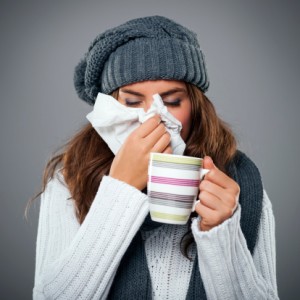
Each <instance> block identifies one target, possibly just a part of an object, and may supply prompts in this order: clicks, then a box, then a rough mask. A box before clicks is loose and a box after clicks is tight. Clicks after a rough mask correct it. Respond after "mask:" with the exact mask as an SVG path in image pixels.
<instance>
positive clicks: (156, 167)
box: [147, 153, 208, 225]
mask: <svg viewBox="0 0 300 300" xmlns="http://www.w3.org/2000/svg"><path fill="white" fill-rule="evenodd" d="M207 172H208V170H206V169H203V159H202V158H198V157H191V156H182V155H174V154H163V153H151V154H150V160H149V166H148V182H147V194H148V197H149V209H150V215H151V219H152V220H153V221H157V222H161V223H168V224H182V225H183V224H186V223H187V221H188V219H189V217H190V214H191V212H192V211H194V206H195V203H196V201H197V197H198V193H199V184H200V181H201V179H202V178H203V176H204V175H205V174H206V173H207Z"/></svg>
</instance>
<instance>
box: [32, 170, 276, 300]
mask: <svg viewBox="0 0 300 300" xmlns="http://www.w3.org/2000/svg"><path fill="white" fill-rule="evenodd" d="M69 198H70V193H69V190H68V189H67V187H66V186H65V185H64V183H63V177H62V175H60V174H58V175H57V177H56V178H55V179H53V180H51V181H50V182H49V183H48V185H47V188H46V191H45V192H44V193H43V195H42V197H41V207H40V217H39V226H38V235H37V246H36V270H35V285H34V289H33V298H34V299H72V300H73V299H105V298H106V296H107V294H108V292H109V289H110V286H111V284H112V281H113V278H114V275H115V272H116V270H117V268H118V265H119V263H120V260H121V258H122V256H123V254H124V253H125V251H126V249H127V247H128V245H129V244H130V242H131V240H132V238H133V237H134V235H135V233H136V232H137V230H138V229H139V228H140V226H141V224H142V223H143V221H144V219H145V216H146V215H147V214H148V211H149V208H148V202H147V196H146V195H144V194H143V193H141V192H140V191H138V190H137V189H135V188H133V187H131V186H129V185H127V184H125V183H123V182H120V181H118V180H115V179H113V178H111V177H108V176H107V177H104V178H103V180H102V183H101V184H100V186H99V189H98V192H97V195H96V197H95V199H94V201H93V204H92V206H91V208H90V210H89V213H88V214H87V216H86V218H85V220H84V222H83V223H82V225H81V226H80V225H79V223H78V221H77V219H76V216H75V209H74V204H73V201H72V200H71V199H69ZM240 213H241V208H240V207H239V208H238V209H237V211H236V212H235V214H234V215H233V217H232V218H231V219H229V220H227V221H225V222H224V223H223V224H221V225H219V226H217V227H215V228H213V229H211V230H210V231H208V232H201V231H199V228H198V226H197V225H198V224H197V220H196V219H195V220H194V221H193V224H192V232H193V234H194V237H195V240H196V246H195V247H194V249H192V250H191V255H192V256H195V253H196V251H198V257H199V264H200V269H201V277H202V279H203V283H204V286H205V291H206V295H207V299H214V300H216V299H239V300H241V299H251V300H253V299H260V300H261V299H278V295H277V284H276V268H275V235H274V229H275V226H274V217H273V212H272V206H271V203H270V200H269V199H268V196H267V194H266V193H264V199H263V210H262V217H261V223H260V229H259V237H258V241H257V245H256V247H255V250H254V255H253V257H252V256H251V254H250V252H249V251H248V249H247V245H246V240H245V238H244V236H243V234H242V231H241V228H240V222H239V220H240ZM186 230H187V227H186V226H182V225H176V226H175V225H163V226H161V227H159V228H158V229H155V230H152V231H150V232H147V233H144V237H145V238H146V242H145V249H146V256H147V261H148V267H149V270H150V276H151V280H152V287H153V288H152V290H153V299H185V297H186V293H187V290H188V284H189V279H190V275H191V270H192V262H190V261H189V260H188V259H186V258H185V257H184V256H183V255H182V254H181V253H180V251H179V241H180V239H181V237H182V234H183V233H185V232H186Z"/></svg>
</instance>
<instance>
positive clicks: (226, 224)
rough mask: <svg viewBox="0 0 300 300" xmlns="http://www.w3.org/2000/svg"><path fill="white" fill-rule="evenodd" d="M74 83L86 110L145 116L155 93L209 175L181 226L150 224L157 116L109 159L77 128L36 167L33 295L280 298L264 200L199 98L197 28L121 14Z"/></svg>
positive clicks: (96, 139)
mask: <svg viewBox="0 0 300 300" xmlns="http://www.w3.org/2000/svg"><path fill="white" fill-rule="evenodd" d="M74 82H75V88H76V91H77V93H78V95H79V97H80V98H81V99H83V100H84V101H86V102H87V103H89V104H91V105H93V104H94V103H95V101H96V98H97V95H98V93H104V94H111V95H112V96H113V97H114V98H115V99H116V101H119V102H120V103H121V104H123V105H124V106H127V107H136V108H143V109H144V110H145V111H147V110H148V109H149V107H150V106H151V104H152V101H153V99H152V96H153V95H154V94H156V93H158V94H159V95H160V96H161V98H162V100H163V103H164V105H165V106H166V107H167V108H168V111H169V113H171V114H172V115H173V116H175V118H176V119H177V120H179V121H180V122H181V124H182V131H181V133H180V134H181V137H182V139H183V140H184V141H185V143H186V148H185V151H184V155H189V156H196V157H204V156H205V158H204V168H206V169H209V170H210V171H209V173H208V174H207V175H206V176H205V179H204V180H203V181H202V182H201V184H200V186H199V190H200V194H199V199H200V202H199V203H198V204H197V205H196V208H195V210H196V212H195V216H196V217H194V218H191V219H190V223H189V224H188V225H187V226H184V225H169V224H160V223H157V222H153V221H151V220H150V219H149V215H148V212H149V208H148V203H147V195H146V193H145V188H146V184H147V166H148V159H149V155H150V153H151V152H161V153H172V152H173V150H172V147H171V144H170V141H171V136H170V134H169V131H168V130H167V129H166V126H165V123H164V122H161V116H160V115H155V116H153V117H152V118H150V119H148V120H147V121H146V122H144V123H143V124H141V125H140V126H139V127H138V128H137V129H135V130H134V131H133V132H131V133H128V137H127V138H126V139H125V141H124V143H123V144H122V146H121V148H120V149H119V151H118V152H117V153H116V155H114V154H113V153H112V151H111V150H110V144H109V142H107V143H106V142H104V140H103V139H102V137H101V136H100V135H99V134H98V133H97V132H96V130H95V129H94V128H93V127H92V125H90V124H88V125H86V126H85V127H84V128H83V129H82V130H81V131H80V132H78V133H77V134H76V135H75V136H74V137H73V138H72V139H71V140H70V142H69V143H67V145H66V146H65V148H64V149H63V151H62V153H61V154H59V155H57V156H55V157H54V158H53V159H52V160H50V161H49V163H48V165H47V167H46V170H45V174H44V186H43V190H42V197H41V208H40V218H39V228H38V237H37V257H36V273H35V287H34V291H33V294H34V298H35V299H175V298H176V299H278V295H277V284H276V270H275V242H274V217H273V212H272V206H271V203H270V200H269V198H268V196H267V194H266V193H265V191H264V190H263V186H262V182H261V178H260V174H259V172H258V170H257V168H256V167H255V165H254V164H253V163H252V162H251V160H250V159H249V158H248V157H247V156H246V155H245V154H243V153H241V152H240V151H238V150H237V148H236V142H235V139H234V137H233V135H232V133H231V131H230V129H229V128H228V126H227V125H226V124H225V123H224V122H222V121H221V120H220V119H219V118H218V117H217V115H216V112H215V109H214V107H213V105H212V103H211V102H210V101H209V99H208V98H207V97H206V96H205V94H204V93H205V92H206V90H207V89H208V86H209V81H208V78H207V74H206V67H205V63H204V56H203V53H202V51H201V50H200V47H199V44H198V42H197V39H196V35H195V34H194V33H193V32H191V31H190V30H188V29H187V28H185V27H183V26H181V25H179V24H177V23H175V22H173V21H172V20H169V19H167V18H164V17H160V16H153V17H145V18H139V19H134V20H131V21H129V22H126V23H125V24H122V25H120V26H118V27H116V28H113V29H110V30H107V31H106V32H104V33H103V34H100V35H99V36H98V37H96V39H95V40H94V41H93V43H92V44H91V45H90V47H89V49H88V52H87V53H86V55H85V57H84V59H83V60H82V61H81V62H80V63H79V64H78V66H77V67H76V69H75V77H74ZM112 101H115V100H112ZM103 109H105V107H104V108H103ZM208 155H209V156H208Z"/></svg>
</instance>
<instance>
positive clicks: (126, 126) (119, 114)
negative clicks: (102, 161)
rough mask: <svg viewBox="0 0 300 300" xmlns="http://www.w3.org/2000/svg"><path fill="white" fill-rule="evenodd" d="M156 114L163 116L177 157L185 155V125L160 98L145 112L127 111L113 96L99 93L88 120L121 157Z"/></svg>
mask: <svg viewBox="0 0 300 300" xmlns="http://www.w3.org/2000/svg"><path fill="white" fill-rule="evenodd" d="M155 114H159V115H160V116H161V120H162V122H163V123H164V125H165V126H166V129H167V131H168V132H169V133H170V135H171V147H172V151H173V154H177V155H182V154H183V152H184V150H185V143H184V141H183V140H182V138H181V136H180V131H181V129H182V124H181V122H180V121H178V120H177V119H176V118H175V117H174V116H173V115H172V114H171V113H169V112H168V109H167V107H166V106H165V105H164V103H163V101H162V99H161V97H160V95H159V94H155V95H153V103H152V105H151V107H150V108H149V110H148V111H147V112H145V111H144V109H143V108H133V107H127V106H125V105H123V104H121V103H120V102H119V101H117V100H116V99H115V98H113V97H112V96H109V95H106V94H102V93H98V95H97V99H96V102H95V105H94V108H93V111H91V112H90V113H89V114H88V115H87V116H86V118H87V119H88V120H89V121H90V123H91V124H92V126H93V127H94V128H95V130H96V131H97V132H98V134H99V135H100V136H101V137H102V139H103V140H104V141H105V142H106V143H107V145H108V147H109V148H110V149H111V151H112V152H113V153H114V154H117V152H118V151H119V149H120V148H121V146H122V144H123V143H124V142H125V140H126V139H127V137H128V136H129V135H130V134H131V133H132V132H133V131H134V130H135V129H136V128H138V127H139V126H140V125H141V124H142V123H144V122H145V121H146V120H148V119H149V118H151V117H153V116H154V115H155Z"/></svg>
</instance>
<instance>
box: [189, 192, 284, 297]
mask: <svg viewBox="0 0 300 300" xmlns="http://www.w3.org/2000/svg"><path fill="white" fill-rule="evenodd" d="M240 217H241V207H240V206H239V207H238V209H237V210H236V212H235V213H234V215H233V216H232V218H230V219H228V220H226V221H225V222H223V223H222V224H221V225H219V226H217V227H215V228H213V229H211V230H210V231H207V232H201V231H200V230H199V226H198V220H197V219H195V220H193V223H192V232H193V234H194V237H195V240H196V244H197V251H198V257H199V267H200V272H201V277H202V279H203V283H204V286H205V291H206V295H207V299H214V300H217V299H222V300H224V299H238V300H241V299H249V300H250V299H251V300H253V299H279V298H278V293H277V283H276V282H277V281H276V258H275V223H274V215H273V211H272V205H271V202H270V200H269V198H268V196H267V194H266V192H265V191H264V198H263V210H262V216H261V222H260V227H259V235H258V240H257V244H256V246H255V249H254V253H253V256H252V255H251V253H250V251H249V250H248V248H247V243H246V239H245V237H244V235H243V233H242V230H241V227H240Z"/></svg>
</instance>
